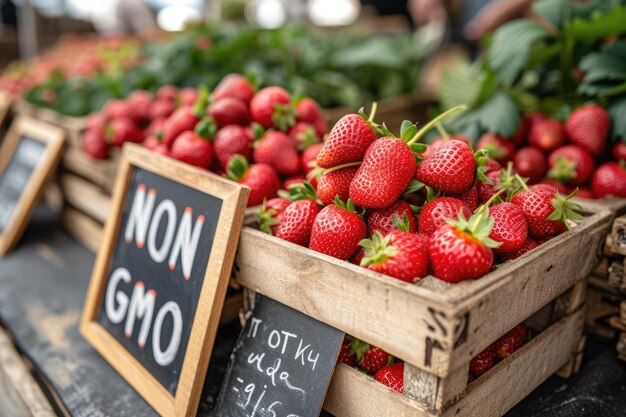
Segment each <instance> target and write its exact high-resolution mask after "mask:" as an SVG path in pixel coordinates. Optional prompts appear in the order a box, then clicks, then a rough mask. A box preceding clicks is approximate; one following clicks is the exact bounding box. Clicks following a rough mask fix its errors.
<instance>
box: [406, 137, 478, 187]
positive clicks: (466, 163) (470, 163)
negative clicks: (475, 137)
mask: <svg viewBox="0 0 626 417" xmlns="http://www.w3.org/2000/svg"><path fill="white" fill-rule="evenodd" d="M475 174H476V160H475V157H474V154H473V153H472V150H471V148H470V147H469V145H467V144H466V143H463V142H461V141H458V140H449V141H447V142H445V143H444V144H442V145H441V146H440V147H438V148H437V149H435V150H434V151H433V154H432V155H431V156H430V158H428V159H426V160H424V161H422V162H421V163H420V164H419V165H418V167H417V175H416V178H417V179H418V180H419V181H421V182H423V183H424V184H426V185H429V186H431V187H432V188H434V189H435V190H437V191H443V192H445V193H450V194H459V193H462V192H464V191H466V190H468V189H469V188H470V187H471V186H472V185H473V184H474V180H475Z"/></svg>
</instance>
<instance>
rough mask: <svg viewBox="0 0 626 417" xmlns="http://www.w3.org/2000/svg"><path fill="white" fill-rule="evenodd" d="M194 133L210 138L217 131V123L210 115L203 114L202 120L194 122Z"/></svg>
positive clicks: (203, 137)
mask: <svg viewBox="0 0 626 417" xmlns="http://www.w3.org/2000/svg"><path fill="white" fill-rule="evenodd" d="M194 133H195V134H196V135H197V136H198V137H201V138H202V139H206V140H211V139H213V136H215V133H217V123H215V119H213V118H212V117H211V116H204V117H203V118H202V120H200V121H199V122H198V124H196V128H195V129H194Z"/></svg>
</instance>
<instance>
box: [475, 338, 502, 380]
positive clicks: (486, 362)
mask: <svg viewBox="0 0 626 417" xmlns="http://www.w3.org/2000/svg"><path fill="white" fill-rule="evenodd" d="M495 363H496V349H495V346H494V345H489V346H487V348H486V349H485V350H483V351H482V352H480V353H479V354H478V355H476V356H475V357H474V358H473V359H472V360H471V361H470V367H469V371H470V374H471V375H472V376H473V377H474V378H478V377H479V376H481V375H482V374H484V373H485V372H487V371H488V370H490V369H491V368H493V366H494V365H495Z"/></svg>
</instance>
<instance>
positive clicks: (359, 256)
mask: <svg viewBox="0 0 626 417" xmlns="http://www.w3.org/2000/svg"><path fill="white" fill-rule="evenodd" d="M364 257H365V248H364V247H363V246H361V247H359V250H358V251H356V253H355V254H354V255H352V256H351V257H350V263H351V264H354V265H358V266H361V261H362V260H363V258H364Z"/></svg>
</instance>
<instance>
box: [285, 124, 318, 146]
mask: <svg viewBox="0 0 626 417" xmlns="http://www.w3.org/2000/svg"><path fill="white" fill-rule="evenodd" d="M287 136H289V139H290V140H291V143H292V145H293V147H294V148H296V149H300V150H302V149H307V148H308V147H310V146H312V145H314V144H316V143H318V142H319V141H320V139H319V137H318V136H317V133H315V128H314V127H313V126H311V125H310V124H308V123H303V122H298V123H296V124H295V125H294V126H293V127H292V128H291V129H289V131H288V132H287Z"/></svg>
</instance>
